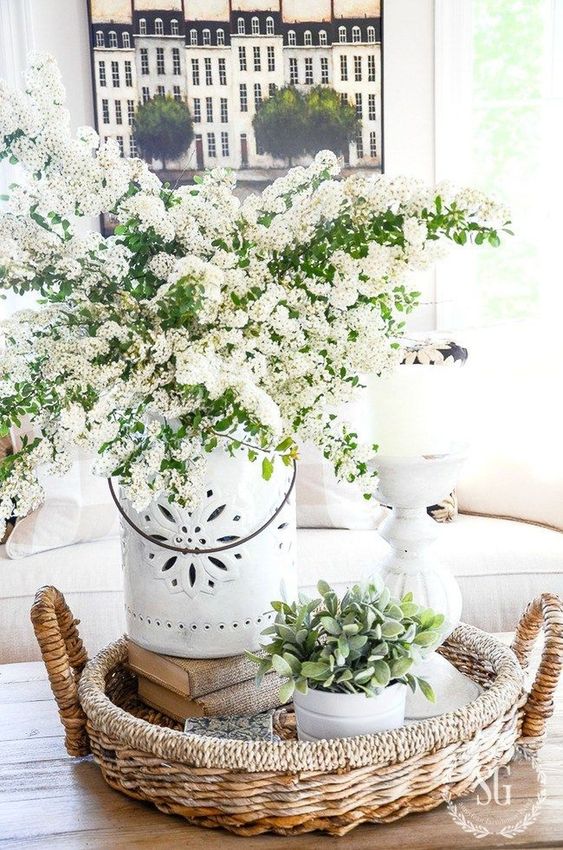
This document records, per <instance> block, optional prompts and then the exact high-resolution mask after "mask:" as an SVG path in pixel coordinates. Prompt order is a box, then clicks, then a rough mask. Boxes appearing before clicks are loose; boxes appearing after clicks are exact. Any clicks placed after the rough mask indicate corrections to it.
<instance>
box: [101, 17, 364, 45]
mask: <svg viewBox="0 0 563 850" xmlns="http://www.w3.org/2000/svg"><path fill="white" fill-rule="evenodd" d="M366 32H367V43H368V44H375V39H376V34H375V27H373V26H369V27H368V28H367V31H366ZM148 34H149V33H148V32H147V22H146V20H145V19H144V18H141V19H140V20H139V35H141V36H142V35H148ZM153 34H154V35H157V36H162V35H177V36H179V35H180V28H179V23H178V21H177V20H172V21H170V33H165V32H164V23H163V21H162V20H161V18H157V19H156V20H155V22H154V33H151V35H153ZM246 34H247V33H246V24H245V21H244V18H239V19H238V21H237V35H246ZM250 35H275V28H274V19H273V18H266V29H265V32H264V33H261V31H260V21H259V19H258V18H252V27H251V33H250ZM351 41H352V44H360V43H361V41H362V31H361V29H360V27H358V26H354V27H352V28H351ZM338 42H339V44H348V27H345V26H341V27H338ZM201 43H202V45H203V46H204V47H209V46H211V30H210V29H207V28H205V29H203V30H202V31H201ZM286 43H287V45H288V46H289V47H297V33H296V31H295V30H288V31H287V41H286ZM95 44H96V47H106V37H105V33H104V32H103V31H102V30H96V40H95ZM189 44H190V45H191V46H192V47H197V46H198V45H199V33H198V31H197V30H196V29H190V38H189ZM215 44H216V45H217V47H224V46H225V30H224V29H222V28H221V27H219V29H217V30H215ZM303 44H304V45H305V47H312V46H313V32H312V31H311V30H305V32H304V33H303ZM317 44H318V46H319V47H328V33H327V31H326V30H319V32H318V42H317ZM107 46H108V47H110V48H118V47H120V46H121V47H123V48H126V49H130V48H131V35H130V33H128V32H124V33H122V34H121V45H120V44H119V39H118V37H117V33H116V32H115V31H114V30H110V32H108V44H107Z"/></svg>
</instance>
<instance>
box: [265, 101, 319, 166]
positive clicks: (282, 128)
mask: <svg viewBox="0 0 563 850" xmlns="http://www.w3.org/2000/svg"><path fill="white" fill-rule="evenodd" d="M252 125H253V127H254V132H255V134H256V141H257V143H258V144H259V145H260V146H261V147H262V148H263V149H264V150H265V151H267V152H268V153H269V154H271V155H272V156H273V157H274V158H275V159H287V160H288V161H289V164H290V165H291V163H292V161H293V159H294V158H295V157H298V156H301V155H302V154H303V153H305V150H306V136H307V105H306V102H305V98H304V96H303V95H302V94H301V92H300V91H298V90H297V89H296V88H295V87H294V86H285V87H284V88H281V89H278V90H277V91H276V92H275V93H274V94H273V95H272V97H269V98H268V99H267V100H264V101H263V102H262V103H261V105H260V108H259V109H258V110H257V112H256V115H255V116H254V119H253V121H252Z"/></svg>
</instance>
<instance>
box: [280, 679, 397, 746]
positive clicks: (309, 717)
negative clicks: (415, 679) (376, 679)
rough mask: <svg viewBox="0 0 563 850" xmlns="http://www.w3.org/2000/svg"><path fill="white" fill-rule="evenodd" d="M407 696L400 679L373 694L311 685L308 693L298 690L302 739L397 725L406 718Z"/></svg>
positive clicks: (295, 701)
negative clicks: (340, 691)
mask: <svg viewBox="0 0 563 850" xmlns="http://www.w3.org/2000/svg"><path fill="white" fill-rule="evenodd" d="M406 696H407V686H406V685H403V684H401V682H395V684H394V685H389V687H387V688H384V690H383V691H381V693H380V694H378V695H377V696H374V697H368V696H366V695H365V694H363V693H361V694H340V693H330V691H324V690H313V689H312V688H309V690H308V691H307V693H306V694H301V693H299V691H295V693H294V695H293V704H294V706H295V717H296V720H297V735H298V737H299V740H300V741H320V740H322V739H328V738H352V737H354V736H355V735H371V734H372V733H374V732H385V731H386V730H387V729H397V728H398V727H399V726H402V725H403V723H404V720H405V700H406Z"/></svg>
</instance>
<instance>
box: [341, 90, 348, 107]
mask: <svg viewBox="0 0 563 850" xmlns="http://www.w3.org/2000/svg"><path fill="white" fill-rule="evenodd" d="M340 103H341V104H342V106H346V104H347V103H348V95H347V94H346V92H345V91H343V92H341V93H340Z"/></svg>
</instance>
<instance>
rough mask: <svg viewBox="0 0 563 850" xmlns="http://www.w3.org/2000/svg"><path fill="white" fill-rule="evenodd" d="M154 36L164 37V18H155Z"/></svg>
mask: <svg viewBox="0 0 563 850" xmlns="http://www.w3.org/2000/svg"><path fill="white" fill-rule="evenodd" d="M154 34H155V35H164V24H163V23H162V18H155V20H154Z"/></svg>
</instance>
